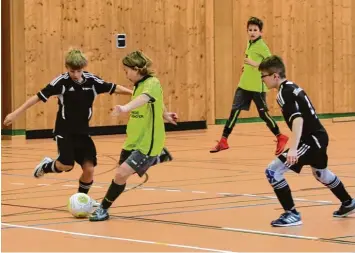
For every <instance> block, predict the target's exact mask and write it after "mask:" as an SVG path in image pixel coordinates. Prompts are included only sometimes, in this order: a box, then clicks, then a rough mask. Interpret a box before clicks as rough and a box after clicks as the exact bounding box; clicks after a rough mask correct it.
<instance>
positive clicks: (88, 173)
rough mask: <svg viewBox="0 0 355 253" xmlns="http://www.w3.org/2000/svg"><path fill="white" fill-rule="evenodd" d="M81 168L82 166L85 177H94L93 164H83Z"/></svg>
mask: <svg viewBox="0 0 355 253" xmlns="http://www.w3.org/2000/svg"><path fill="white" fill-rule="evenodd" d="M82 168H83V176H84V177H85V178H87V179H93V178H94V170H95V167H94V165H93V164H84V165H83V167H82Z"/></svg>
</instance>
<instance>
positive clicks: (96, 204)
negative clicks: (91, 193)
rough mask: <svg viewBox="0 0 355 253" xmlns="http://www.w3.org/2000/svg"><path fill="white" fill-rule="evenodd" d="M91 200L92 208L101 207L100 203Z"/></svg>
mask: <svg viewBox="0 0 355 253" xmlns="http://www.w3.org/2000/svg"><path fill="white" fill-rule="evenodd" d="M91 200H92V206H93V207H99V206H100V205H101V203H100V202H97V201H96V200H94V199H91Z"/></svg>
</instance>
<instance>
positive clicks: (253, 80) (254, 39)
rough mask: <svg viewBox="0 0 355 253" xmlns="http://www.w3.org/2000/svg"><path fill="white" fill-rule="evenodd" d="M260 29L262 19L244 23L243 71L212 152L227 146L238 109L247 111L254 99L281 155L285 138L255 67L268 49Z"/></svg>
mask: <svg viewBox="0 0 355 253" xmlns="http://www.w3.org/2000/svg"><path fill="white" fill-rule="evenodd" d="M262 30H263V22H262V21H261V20H260V19H258V18H256V17H251V18H250V19H249V20H248V23H247V32H248V36H249V41H248V45H247V48H246V51H245V55H246V57H245V59H244V66H243V73H242V76H241V77H240V81H239V85H238V88H237V90H236V92H235V95H234V101H233V105H232V110H231V113H230V116H229V119H228V121H227V122H226V124H225V126H224V130H223V135H222V138H221V140H220V141H219V142H218V144H217V145H216V146H215V147H214V148H213V149H211V150H210V152H211V153H216V152H219V151H222V150H225V149H228V148H229V145H228V142H227V139H228V137H229V135H230V134H231V132H232V130H233V127H234V125H235V123H236V122H237V119H238V116H239V114H240V111H241V110H245V111H248V110H249V108H250V104H251V101H254V103H255V105H256V107H257V109H258V112H259V116H260V118H261V119H262V120H264V121H265V123H266V125H267V126H268V128H269V129H270V131H271V132H272V133H273V134H274V135H275V136H276V138H277V148H276V152H275V154H276V155H278V154H280V153H281V152H282V151H283V150H284V148H285V145H286V143H287V140H288V137H287V136H285V135H283V134H281V133H280V130H279V127H278V125H277V124H276V122H275V121H274V120H273V119H272V118H271V117H270V115H269V113H268V108H267V105H266V91H267V88H266V86H265V84H264V83H263V82H262V80H261V77H260V72H259V71H258V66H259V64H260V62H261V61H262V60H263V59H265V58H266V57H268V56H270V55H271V54H270V50H269V48H268V46H267V45H266V44H265V42H264V40H263V39H262V38H261V35H262Z"/></svg>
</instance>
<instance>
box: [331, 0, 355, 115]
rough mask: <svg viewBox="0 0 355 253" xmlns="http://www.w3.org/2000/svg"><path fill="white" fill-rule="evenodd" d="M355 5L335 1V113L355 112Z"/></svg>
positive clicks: (346, 0)
mask: <svg viewBox="0 0 355 253" xmlns="http://www.w3.org/2000/svg"><path fill="white" fill-rule="evenodd" d="M354 23H355V3H354V2H353V1H351V0H337V1H334V21H333V31H334V37H333V43H334V46H333V47H334V66H333V67H334V81H333V85H334V112H338V113H342V112H355V73H354V66H355V48H354V47H355V24H354Z"/></svg>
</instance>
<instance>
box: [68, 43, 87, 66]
mask: <svg viewBox="0 0 355 253" xmlns="http://www.w3.org/2000/svg"><path fill="white" fill-rule="evenodd" d="M87 65H88V60H87V58H86V56H85V55H84V53H83V52H81V50H80V49H77V48H70V49H69V51H68V52H67V54H66V56H65V66H66V67H69V68H71V69H74V70H77V69H82V68H84V67H86V66H87Z"/></svg>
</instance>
